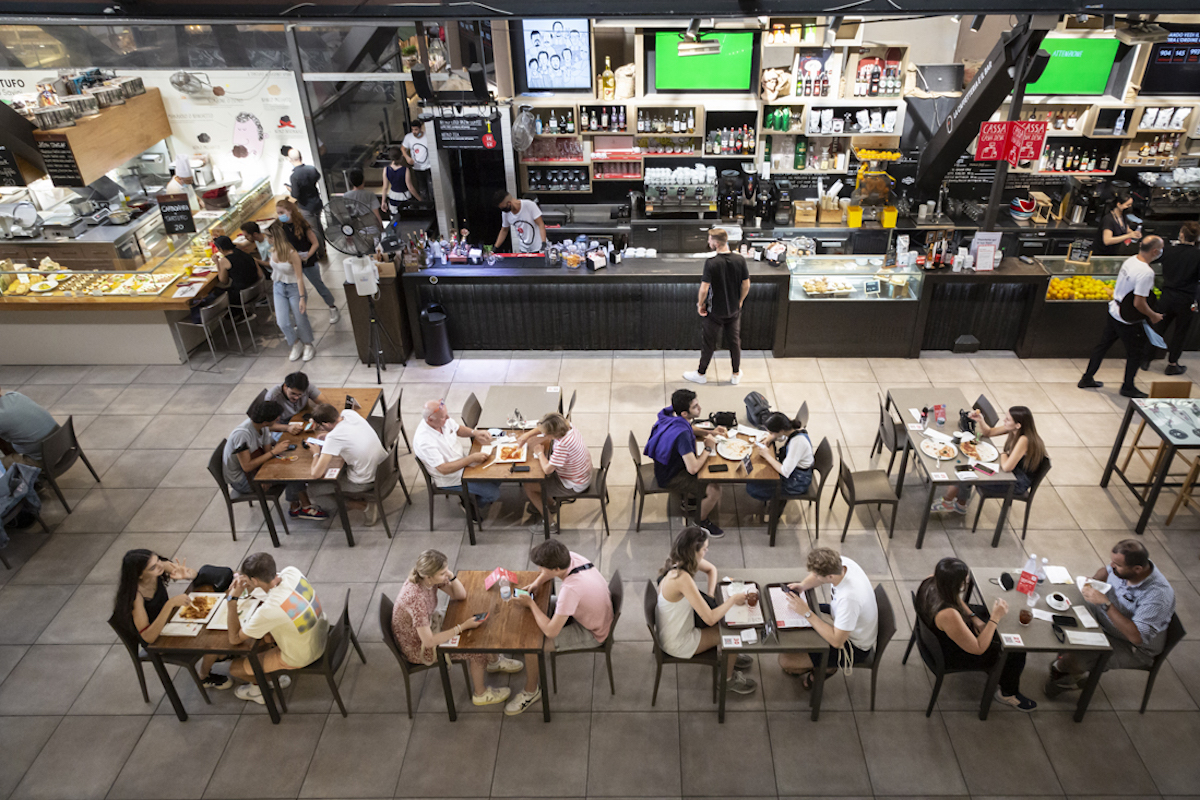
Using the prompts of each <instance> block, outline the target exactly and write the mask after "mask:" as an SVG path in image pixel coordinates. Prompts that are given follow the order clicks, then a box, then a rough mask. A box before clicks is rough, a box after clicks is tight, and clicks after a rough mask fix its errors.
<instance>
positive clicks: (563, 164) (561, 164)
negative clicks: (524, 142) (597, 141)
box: [520, 159, 591, 168]
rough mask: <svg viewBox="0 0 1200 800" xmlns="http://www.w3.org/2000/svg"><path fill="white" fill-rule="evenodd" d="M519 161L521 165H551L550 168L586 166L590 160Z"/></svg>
mask: <svg viewBox="0 0 1200 800" xmlns="http://www.w3.org/2000/svg"><path fill="white" fill-rule="evenodd" d="M520 163H521V166H523V167H551V168H553V167H586V166H587V165H588V164H589V163H591V162H589V161H558V160H551V159H547V160H545V161H526V160H524V159H522V160H521V162H520Z"/></svg>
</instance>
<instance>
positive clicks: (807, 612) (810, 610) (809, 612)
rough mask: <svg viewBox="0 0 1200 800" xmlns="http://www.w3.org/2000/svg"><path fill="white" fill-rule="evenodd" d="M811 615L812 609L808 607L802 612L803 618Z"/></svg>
mask: <svg viewBox="0 0 1200 800" xmlns="http://www.w3.org/2000/svg"><path fill="white" fill-rule="evenodd" d="M811 616H812V609H809V610H808V611H805V612H804V618H805V619H808V618H809V617H811Z"/></svg>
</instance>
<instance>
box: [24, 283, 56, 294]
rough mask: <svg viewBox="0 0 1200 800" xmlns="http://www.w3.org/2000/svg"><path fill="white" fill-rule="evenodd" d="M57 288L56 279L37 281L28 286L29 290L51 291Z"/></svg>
mask: <svg viewBox="0 0 1200 800" xmlns="http://www.w3.org/2000/svg"><path fill="white" fill-rule="evenodd" d="M57 288H58V281H38V282H37V283H35V284H33V285H32V286H30V287H29V291H31V292H52V291H54V290H55V289H57Z"/></svg>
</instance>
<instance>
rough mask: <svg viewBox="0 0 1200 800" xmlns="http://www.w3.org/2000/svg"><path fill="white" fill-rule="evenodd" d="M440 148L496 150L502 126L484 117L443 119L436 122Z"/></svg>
mask: <svg viewBox="0 0 1200 800" xmlns="http://www.w3.org/2000/svg"><path fill="white" fill-rule="evenodd" d="M435 123H436V125H437V138H438V147H442V148H445V149H447V150H495V149H496V148H497V147H499V146H500V125H499V123H498V122H495V121H493V120H491V119H484V118H482V117H442V118H441V119H437V120H435Z"/></svg>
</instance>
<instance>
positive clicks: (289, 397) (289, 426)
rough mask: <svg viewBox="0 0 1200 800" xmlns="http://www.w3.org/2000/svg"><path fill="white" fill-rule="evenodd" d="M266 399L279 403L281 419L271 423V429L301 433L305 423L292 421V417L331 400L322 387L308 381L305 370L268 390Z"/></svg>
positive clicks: (289, 376)
mask: <svg viewBox="0 0 1200 800" xmlns="http://www.w3.org/2000/svg"><path fill="white" fill-rule="evenodd" d="M266 399H267V400H270V401H272V402H275V403H278V404H279V408H280V412H279V419H277V420H275V421H274V422H273V423H272V424H271V430H273V431H277V432H279V433H299V432H300V430H301V428H303V427H304V423H302V422H292V421H291V419H292V417H294V416H296V415H297V414H299V413H300V412H301V411H307V410H308V409H310V408H315V407H316V406H318V405H320V404H321V403H328V402H329V399H328V398H327V397H325V395H323V394H321V390H320V389H318V388H317V387H316V386H313V385H312V384H311V383H309V382H308V376H307V375H305V374H304V373H303V372H293V373H291V374H289V375H287V376H286V377H285V378H284V379H283V383H281V384H279V385H278V386H272V387H271V388H270V389H268V390H267V396H266Z"/></svg>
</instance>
